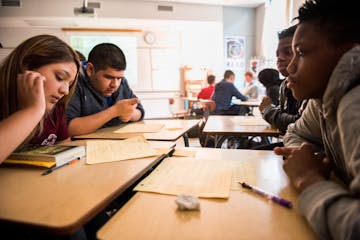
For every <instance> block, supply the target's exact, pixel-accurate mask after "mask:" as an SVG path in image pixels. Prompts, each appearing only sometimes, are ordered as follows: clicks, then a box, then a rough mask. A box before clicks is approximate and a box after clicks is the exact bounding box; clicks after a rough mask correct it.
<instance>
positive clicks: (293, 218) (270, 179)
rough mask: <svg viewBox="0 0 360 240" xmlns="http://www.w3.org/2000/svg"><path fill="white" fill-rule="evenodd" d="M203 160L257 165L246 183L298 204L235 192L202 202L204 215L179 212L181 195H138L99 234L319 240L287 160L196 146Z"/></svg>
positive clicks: (106, 237) (105, 239)
mask: <svg viewBox="0 0 360 240" xmlns="http://www.w3.org/2000/svg"><path fill="white" fill-rule="evenodd" d="M190 149H191V150H194V151H197V155H196V158H197V159H214V160H219V161H224V162H225V161H234V160H236V161H239V164H240V163H244V162H246V163H247V164H251V165H250V167H249V169H251V171H248V172H246V173H244V174H246V179H249V178H250V179H253V182H254V183H253V184H255V185H256V186H257V187H259V188H262V189H264V190H266V191H269V192H271V193H273V194H276V195H279V196H280V197H282V198H285V199H287V200H290V201H292V203H293V205H294V207H293V208H292V209H288V208H285V207H283V206H280V205H278V204H274V203H272V202H268V201H267V200H266V199H264V198H263V197H260V196H258V195H257V194H255V193H253V192H250V191H246V190H244V191H243V190H241V189H239V190H231V192H230V197H229V198H228V199H209V198H200V211H179V210H177V206H176V204H175V199H176V196H173V195H163V194H155V193H145V192H137V193H136V194H135V195H134V196H133V197H132V198H131V199H130V200H129V201H128V202H127V203H126V204H125V205H124V206H123V207H122V208H121V209H120V210H119V211H118V212H117V213H116V214H115V215H114V216H113V217H112V218H111V219H110V220H109V221H108V222H107V223H106V224H105V225H104V226H103V227H102V228H101V229H100V230H99V231H98V233H97V237H98V238H99V239H101V240H118V239H149V240H150V239H158V240H160V239H164V240H165V239H166V240H167V239H172V240H177V239H179V240H183V239H196V240H202V239H204V240H208V239H212V240H223V239H226V240H228V239H283V240H287V239H292V240H297V239H299V240H303V239H307V240H311V239H316V237H315V235H314V233H313V231H312V230H311V228H310V227H309V226H308V225H307V222H306V221H305V219H304V218H303V217H302V216H301V215H300V214H299V212H298V210H297V206H296V203H297V197H298V194H297V192H296V191H295V190H294V189H293V188H292V187H291V186H290V185H289V182H288V179H287V177H286V175H285V174H284V172H283V170H282V166H281V164H282V160H281V158H280V157H279V156H276V155H275V154H274V153H273V152H272V151H264V150H262V151H260V150H235V149H210V148H190Z"/></svg>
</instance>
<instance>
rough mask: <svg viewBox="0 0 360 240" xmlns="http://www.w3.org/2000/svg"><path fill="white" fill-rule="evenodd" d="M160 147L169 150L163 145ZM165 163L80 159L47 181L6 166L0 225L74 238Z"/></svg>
mask: <svg viewBox="0 0 360 240" xmlns="http://www.w3.org/2000/svg"><path fill="white" fill-rule="evenodd" d="M73 144H79V143H73ZM80 144H81V143H80ZM173 145H174V143H171V142H169V143H168V146H173ZM153 146H156V143H155V144H153ZM160 147H165V146H164V144H163V143H162V144H161V145H160ZM160 160H161V159H159V158H158V157H149V158H143V159H136V160H128V161H118V162H111V163H104V164H95V165H86V164H85V159H81V160H80V161H79V163H76V164H74V165H70V166H66V167H64V168H61V169H59V170H56V171H54V172H53V173H51V174H49V175H46V176H42V175H41V173H42V172H44V169H43V168H30V167H15V166H5V165H4V164H3V165H1V167H0V196H1V198H0V223H1V222H4V223H14V224H19V225H23V226H24V227H30V228H32V229H39V230H41V231H44V232H47V233H50V234H54V235H67V234H72V233H74V232H76V231H77V230H79V228H80V227H82V226H83V225H84V224H86V223H87V222H88V221H89V220H91V219H92V218H93V217H94V216H96V215H97V214H98V213H99V212H101V211H102V210H104V209H105V207H106V206H107V205H108V204H109V203H111V202H112V201H113V200H114V199H115V198H116V197H118V196H119V195H120V194H121V193H123V192H124V191H125V190H126V189H127V188H128V187H129V186H131V185H132V184H134V183H135V182H136V181H137V180H138V179H140V178H141V177H142V176H143V175H144V174H145V173H146V172H147V171H149V169H151V168H152V167H153V166H154V165H155V164H156V163H158V162H159V161H160Z"/></svg>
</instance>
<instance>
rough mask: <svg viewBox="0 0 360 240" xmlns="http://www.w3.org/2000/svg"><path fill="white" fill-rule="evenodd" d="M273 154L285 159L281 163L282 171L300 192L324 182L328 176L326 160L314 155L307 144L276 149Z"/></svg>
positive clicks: (322, 156) (311, 147) (312, 149)
mask: <svg viewBox="0 0 360 240" xmlns="http://www.w3.org/2000/svg"><path fill="white" fill-rule="evenodd" d="M274 152H275V154H277V155H282V156H284V157H286V158H287V159H286V160H285V161H284V162H283V169H284V171H285V172H286V174H287V175H288V176H289V178H290V181H291V182H292V183H293V185H294V186H295V187H296V188H297V189H298V190H300V191H303V190H304V189H305V188H307V187H308V186H310V185H312V184H314V183H316V182H319V181H323V180H325V178H326V175H327V174H328V172H327V164H326V162H325V161H326V158H324V155H315V151H314V148H313V146H312V145H311V144H309V143H303V144H302V145H301V146H300V147H276V148H275V149H274Z"/></svg>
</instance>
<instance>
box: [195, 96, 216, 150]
mask: <svg viewBox="0 0 360 240" xmlns="http://www.w3.org/2000/svg"><path fill="white" fill-rule="evenodd" d="M199 103H200V105H201V108H202V110H203V118H202V120H201V122H200V124H199V128H200V129H199V130H200V133H199V141H200V145H201V146H202V147H214V146H215V139H214V137H213V136H207V135H206V134H204V133H203V129H204V127H205V124H206V121H207V119H208V118H209V116H210V113H211V112H212V111H214V110H215V107H216V103H215V102H214V101H213V100H208V99H199Z"/></svg>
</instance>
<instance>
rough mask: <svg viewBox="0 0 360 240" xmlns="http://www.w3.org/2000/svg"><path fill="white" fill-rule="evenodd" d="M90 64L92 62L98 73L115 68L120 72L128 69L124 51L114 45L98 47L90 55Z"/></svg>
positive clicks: (108, 44) (105, 44)
mask: <svg viewBox="0 0 360 240" xmlns="http://www.w3.org/2000/svg"><path fill="white" fill-rule="evenodd" d="M88 62H91V63H92V64H93V65H94V67H95V70H96V71H99V70H105V69H106V68H113V69H116V70H118V71H120V70H125V69H126V59H125V55H124V53H123V51H121V49H120V48H119V47H118V46H116V45H115V44H112V43H101V44H98V45H96V46H95V47H94V48H93V49H92V50H91V51H90V53H89V57H88Z"/></svg>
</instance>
